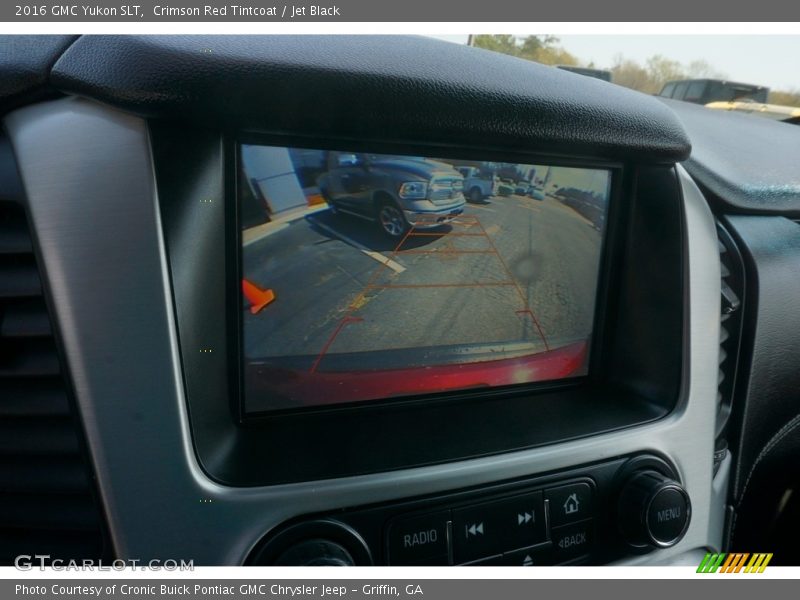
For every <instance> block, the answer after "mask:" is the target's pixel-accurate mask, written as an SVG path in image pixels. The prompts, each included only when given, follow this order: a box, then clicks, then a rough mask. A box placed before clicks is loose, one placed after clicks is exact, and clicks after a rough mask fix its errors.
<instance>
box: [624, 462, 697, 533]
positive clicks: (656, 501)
mask: <svg viewBox="0 0 800 600" xmlns="http://www.w3.org/2000/svg"><path fill="white" fill-rule="evenodd" d="M691 516H692V506H691V503H690V501H689V494H687V493H686V490H684V489H683V488H682V487H681V485H680V484H679V483H678V482H677V481H674V480H673V479H670V478H669V477H666V476H664V475H662V474H661V473H659V472H658V471H655V470H652V469H646V470H641V471H635V472H634V473H632V474H631V475H630V476H629V478H628V480H627V481H626V482H625V483H624V485H623V487H622V492H621V493H620V497H619V505H618V519H619V526H620V531H621V533H622V535H623V537H624V538H625V540H626V541H627V542H628V543H629V544H631V545H633V546H639V547H645V546H655V547H658V548H669V547H671V546H674V545H675V544H677V543H678V542H679V541H680V540H681V538H683V536H684V534H685V533H686V530H687V529H688V528H689V521H690V519H691Z"/></svg>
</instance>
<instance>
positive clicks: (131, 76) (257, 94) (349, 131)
mask: <svg viewBox="0 0 800 600" xmlns="http://www.w3.org/2000/svg"><path fill="white" fill-rule="evenodd" d="M52 81H53V84H54V85H55V86H57V87H58V88H59V89H61V90H63V91H64V92H66V93H70V94H76V95H80V96H85V97H89V98H93V99H96V100H99V101H101V102H103V103H106V104H110V105H112V106H116V107H118V108H121V109H123V110H126V111H130V112H133V113H136V114H139V115H143V116H146V117H159V118H162V117H163V118H178V119H190V120H194V121H198V122H200V123H202V124H206V125H208V124H213V125H215V126H218V127H226V128H231V129H236V130H238V131H242V130H253V131H262V132H270V133H278V132H283V133H291V134H293V135H296V136H311V137H312V138H314V139H317V138H320V137H337V138H340V139H357V140H361V141H364V140H372V141H381V142H406V143H413V142H417V141H420V140H425V141H426V143H428V144H438V145H445V146H452V145H461V146H464V145H468V146H474V145H480V146H481V147H484V148H495V149H500V148H502V149H505V150H508V151H511V150H524V151H525V152H540V153H547V154H550V155H560V156H571V157H577V156H583V157H602V158H606V159H625V158H631V159H635V160H637V161H641V162H657V163H674V162H676V161H679V160H682V159H684V158H686V157H687V156H688V154H689V150H690V144H689V140H688V138H687V137H686V134H685V132H684V130H683V128H682V126H681V124H680V122H679V121H678V120H677V119H676V118H675V115H674V113H673V112H672V111H671V110H670V109H668V108H666V107H665V106H664V105H663V104H662V103H660V102H658V101H657V100H656V99H654V98H650V97H648V96H645V95H643V94H639V93H636V92H633V91H631V90H628V89H625V88H623V87H620V86H615V85H610V84H608V83H606V82H603V81H599V80H595V79H591V78H588V77H579V76H576V75H574V74H572V73H567V72H565V71H562V70H560V69H554V68H552V67H547V66H543V65H539V64H536V63H533V62H530V61H525V60H519V59H516V58H512V57H508V56H504V55H500V54H497V53H493V52H488V51H484V50H480V49H476V48H471V47H466V46H460V45H457V44H451V43H447V42H442V41H438V40H433V39H426V38H421V37H410V36H389V37H387V36H346V35H341V36H203V35H195V36H133V35H126V36H83V37H82V38H80V39H79V40H78V41H77V42H76V43H75V44H74V45H73V46H72V47H71V48H70V49H69V51H68V52H66V53H65V54H64V55H63V56H62V57H61V59H60V60H59V61H58V63H57V64H56V66H55V68H54V69H53V73H52Z"/></svg>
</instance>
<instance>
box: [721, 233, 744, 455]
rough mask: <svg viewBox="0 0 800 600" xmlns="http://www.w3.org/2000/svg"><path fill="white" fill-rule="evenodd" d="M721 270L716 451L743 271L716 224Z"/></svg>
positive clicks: (729, 389)
mask: <svg viewBox="0 0 800 600" xmlns="http://www.w3.org/2000/svg"><path fill="white" fill-rule="evenodd" d="M717 235H718V236H719V259H720V269H721V276H722V280H721V282H720V283H721V302H720V328H719V335H720V339H719V381H718V388H717V404H718V413H717V440H718V444H717V447H718V449H719V448H720V447H724V446H725V444H720V443H719V442H720V441H721V440H722V441H724V440H725V434H726V426H727V424H728V419H729V417H730V414H731V406H732V402H733V394H734V389H735V385H736V368H737V364H738V362H739V360H738V359H739V342H740V338H741V333H742V312H743V305H744V289H745V288H744V267H743V265H742V257H741V254H739V250H738V249H737V247H736V244H735V243H734V241H733V238H731V236H730V234H729V233H728V232H727V230H726V229H725V228H724V227H723V226H722V225H721V224H717Z"/></svg>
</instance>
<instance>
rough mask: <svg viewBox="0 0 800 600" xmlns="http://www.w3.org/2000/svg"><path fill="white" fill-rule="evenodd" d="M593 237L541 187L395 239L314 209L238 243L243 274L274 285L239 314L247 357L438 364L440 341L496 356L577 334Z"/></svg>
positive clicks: (580, 335) (588, 310) (310, 364)
mask: <svg viewBox="0 0 800 600" xmlns="http://www.w3.org/2000/svg"><path fill="white" fill-rule="evenodd" d="M601 244H602V240H601V235H600V233H599V232H598V231H597V230H596V229H595V228H594V227H593V226H592V224H591V223H589V222H588V221H587V220H586V219H585V218H583V217H582V216H580V215H579V214H578V213H576V212H575V211H574V210H572V209H571V208H568V207H566V206H564V205H563V204H561V203H560V202H559V201H558V200H556V199H554V198H552V197H549V196H548V197H547V198H546V199H545V200H544V201H538V200H534V199H531V198H527V197H520V196H509V197H496V198H493V199H492V200H491V201H489V202H487V203H484V204H467V206H466V208H465V212H464V215H463V216H462V217H460V218H459V219H458V220H457V221H456V222H454V223H452V224H450V225H446V226H443V227H440V228H438V229H435V230H412V231H411V232H410V233H409V235H408V236H407V237H406V238H405V239H404V240H402V241H401V242H398V241H397V240H390V239H388V238H386V237H384V236H383V235H382V234H381V233H380V232H379V231H378V228H377V226H376V225H375V224H374V223H372V222H369V221H365V220H362V219H358V218H355V217H350V216H349V215H341V214H340V215H334V214H332V213H331V212H330V211H321V212H317V213H314V214H312V215H309V216H308V217H306V218H305V219H300V220H297V221H294V222H292V223H290V224H289V226H288V227H286V226H285V225H284V226H282V227H281V228H280V229H276V230H275V232H274V233H272V234H270V235H267V236H266V237H263V238H262V239H260V240H258V241H256V242H254V243H251V244H249V245H247V246H246V247H245V248H244V249H243V269H244V276H245V277H246V278H247V279H248V280H249V281H251V282H253V283H255V284H256V285H258V286H260V287H262V288H270V289H272V290H273V291H274V292H275V295H276V300H275V301H274V302H273V303H272V304H270V305H269V306H268V307H266V308H265V309H264V310H262V311H261V312H259V313H258V314H255V315H252V314H250V312H249V311H246V312H245V313H244V324H245V325H244V352H245V357H246V359H247V360H248V361H252V362H258V361H261V360H264V359H269V358H274V357H294V359H295V363H294V364H295V367H297V368H300V369H306V368H308V369H309V370H312V371H313V370H316V369H319V370H326V369H334V370H335V369H336V368H337V367H335V365H336V363H337V361H336V357H337V356H345V355H347V356H352V355H350V353H363V354H362V355H360V356H364V357H371V360H378V357H379V356H380V352H379V351H382V350H392V351H401V350H409V349H419V351H413V350H411V351H406V352H402V353H400V354H401V355H402V364H398V365H392V364H391V363H389V364H382V365H381V366H382V367H386V368H392V367H393V366H398V367H399V366H424V365H427V364H435V363H436V361H437V360H438V359H437V358H436V356H437V355H436V352H435V350H434V349H435V348H437V347H448V348H451V349H460V350H461V351H462V352H469V351H470V349H471V348H472V349H474V348H483V349H488V351H489V352H500V353H501V355H500V356H499V357H502V353H504V352H506V353H507V352H521V353H528V354H531V353H535V352H539V351H543V350H545V349H554V348H558V347H560V346H563V345H565V344H567V343H570V342H574V341H576V340H582V339H587V338H588V337H589V336H590V334H591V328H592V316H593V310H594V304H595V290H596V285H597V277H598V263H599V258H600V249H601ZM389 261H391V262H389ZM243 308H244V307H243ZM339 362H341V361H339ZM359 367H360V368H364V365H363V364H362V365H359V364H356V365H353V367H352V368H359Z"/></svg>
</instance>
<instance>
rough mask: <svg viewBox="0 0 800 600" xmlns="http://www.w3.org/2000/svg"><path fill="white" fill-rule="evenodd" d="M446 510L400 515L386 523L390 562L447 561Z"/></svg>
mask: <svg viewBox="0 0 800 600" xmlns="http://www.w3.org/2000/svg"><path fill="white" fill-rule="evenodd" d="M449 521H450V511H449V510H442V511H439V512H435V513H430V514H427V515H420V516H416V517H408V518H404V519H403V518H401V519H398V520H396V521H394V522H392V523H391V524H390V525H389V529H388V532H387V534H386V535H387V540H388V542H387V546H388V548H389V564H390V565H409V566H420V565H446V564H448V563H449V544H448V531H447V524H448V522H449Z"/></svg>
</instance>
